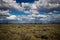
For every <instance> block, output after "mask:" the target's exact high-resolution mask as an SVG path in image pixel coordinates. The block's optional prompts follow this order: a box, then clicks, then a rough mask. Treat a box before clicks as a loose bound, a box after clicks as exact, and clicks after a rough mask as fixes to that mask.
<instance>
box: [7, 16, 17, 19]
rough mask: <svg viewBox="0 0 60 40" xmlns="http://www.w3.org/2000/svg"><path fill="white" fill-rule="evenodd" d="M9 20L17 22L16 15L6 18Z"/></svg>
mask: <svg viewBox="0 0 60 40" xmlns="http://www.w3.org/2000/svg"><path fill="white" fill-rule="evenodd" d="M6 18H7V19H8V20H16V15H11V16H9V17H6Z"/></svg>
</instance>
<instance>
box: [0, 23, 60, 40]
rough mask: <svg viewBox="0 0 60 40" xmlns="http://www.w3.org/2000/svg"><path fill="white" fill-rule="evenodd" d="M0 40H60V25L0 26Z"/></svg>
mask: <svg viewBox="0 0 60 40" xmlns="http://www.w3.org/2000/svg"><path fill="white" fill-rule="evenodd" d="M0 40H60V24H0Z"/></svg>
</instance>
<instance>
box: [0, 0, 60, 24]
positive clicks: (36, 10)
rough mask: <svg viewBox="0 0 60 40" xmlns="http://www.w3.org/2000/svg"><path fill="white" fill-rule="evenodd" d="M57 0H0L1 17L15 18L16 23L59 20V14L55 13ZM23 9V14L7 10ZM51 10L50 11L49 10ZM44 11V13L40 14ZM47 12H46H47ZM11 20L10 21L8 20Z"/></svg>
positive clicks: (58, 4)
mask: <svg viewBox="0 0 60 40" xmlns="http://www.w3.org/2000/svg"><path fill="white" fill-rule="evenodd" d="M58 1H59V0H57V1H56V0H52V1H51V0H39V1H35V2H34V3H21V4H19V3H16V1H14V0H0V9H2V10H0V15H3V16H4V17H3V16H2V17H1V18H0V20H1V19H3V20H4V19H6V20H17V22H18V23H51V22H56V21H57V20H60V14H55V13H56V12H57V11H56V10H58V9H60V3H59V2H58ZM11 9H12V10H15V11H23V12H24V13H28V15H27V16H25V15H17V16H16V15H12V14H10V13H9V10H11ZM51 10H52V11H51ZM40 11H44V12H45V15H44V14H40ZM47 12H48V13H47ZM10 22H11V21H10Z"/></svg>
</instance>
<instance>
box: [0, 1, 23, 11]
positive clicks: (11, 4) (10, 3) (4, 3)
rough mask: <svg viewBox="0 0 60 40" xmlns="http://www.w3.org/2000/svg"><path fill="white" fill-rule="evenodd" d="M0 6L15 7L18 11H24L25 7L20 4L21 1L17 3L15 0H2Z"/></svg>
mask: <svg viewBox="0 0 60 40" xmlns="http://www.w3.org/2000/svg"><path fill="white" fill-rule="evenodd" d="M0 1H1V2H0V8H6V9H13V10H16V11H17V10H18V11H23V10H24V8H23V7H21V6H20V4H19V3H16V1H14V0H0Z"/></svg>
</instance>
